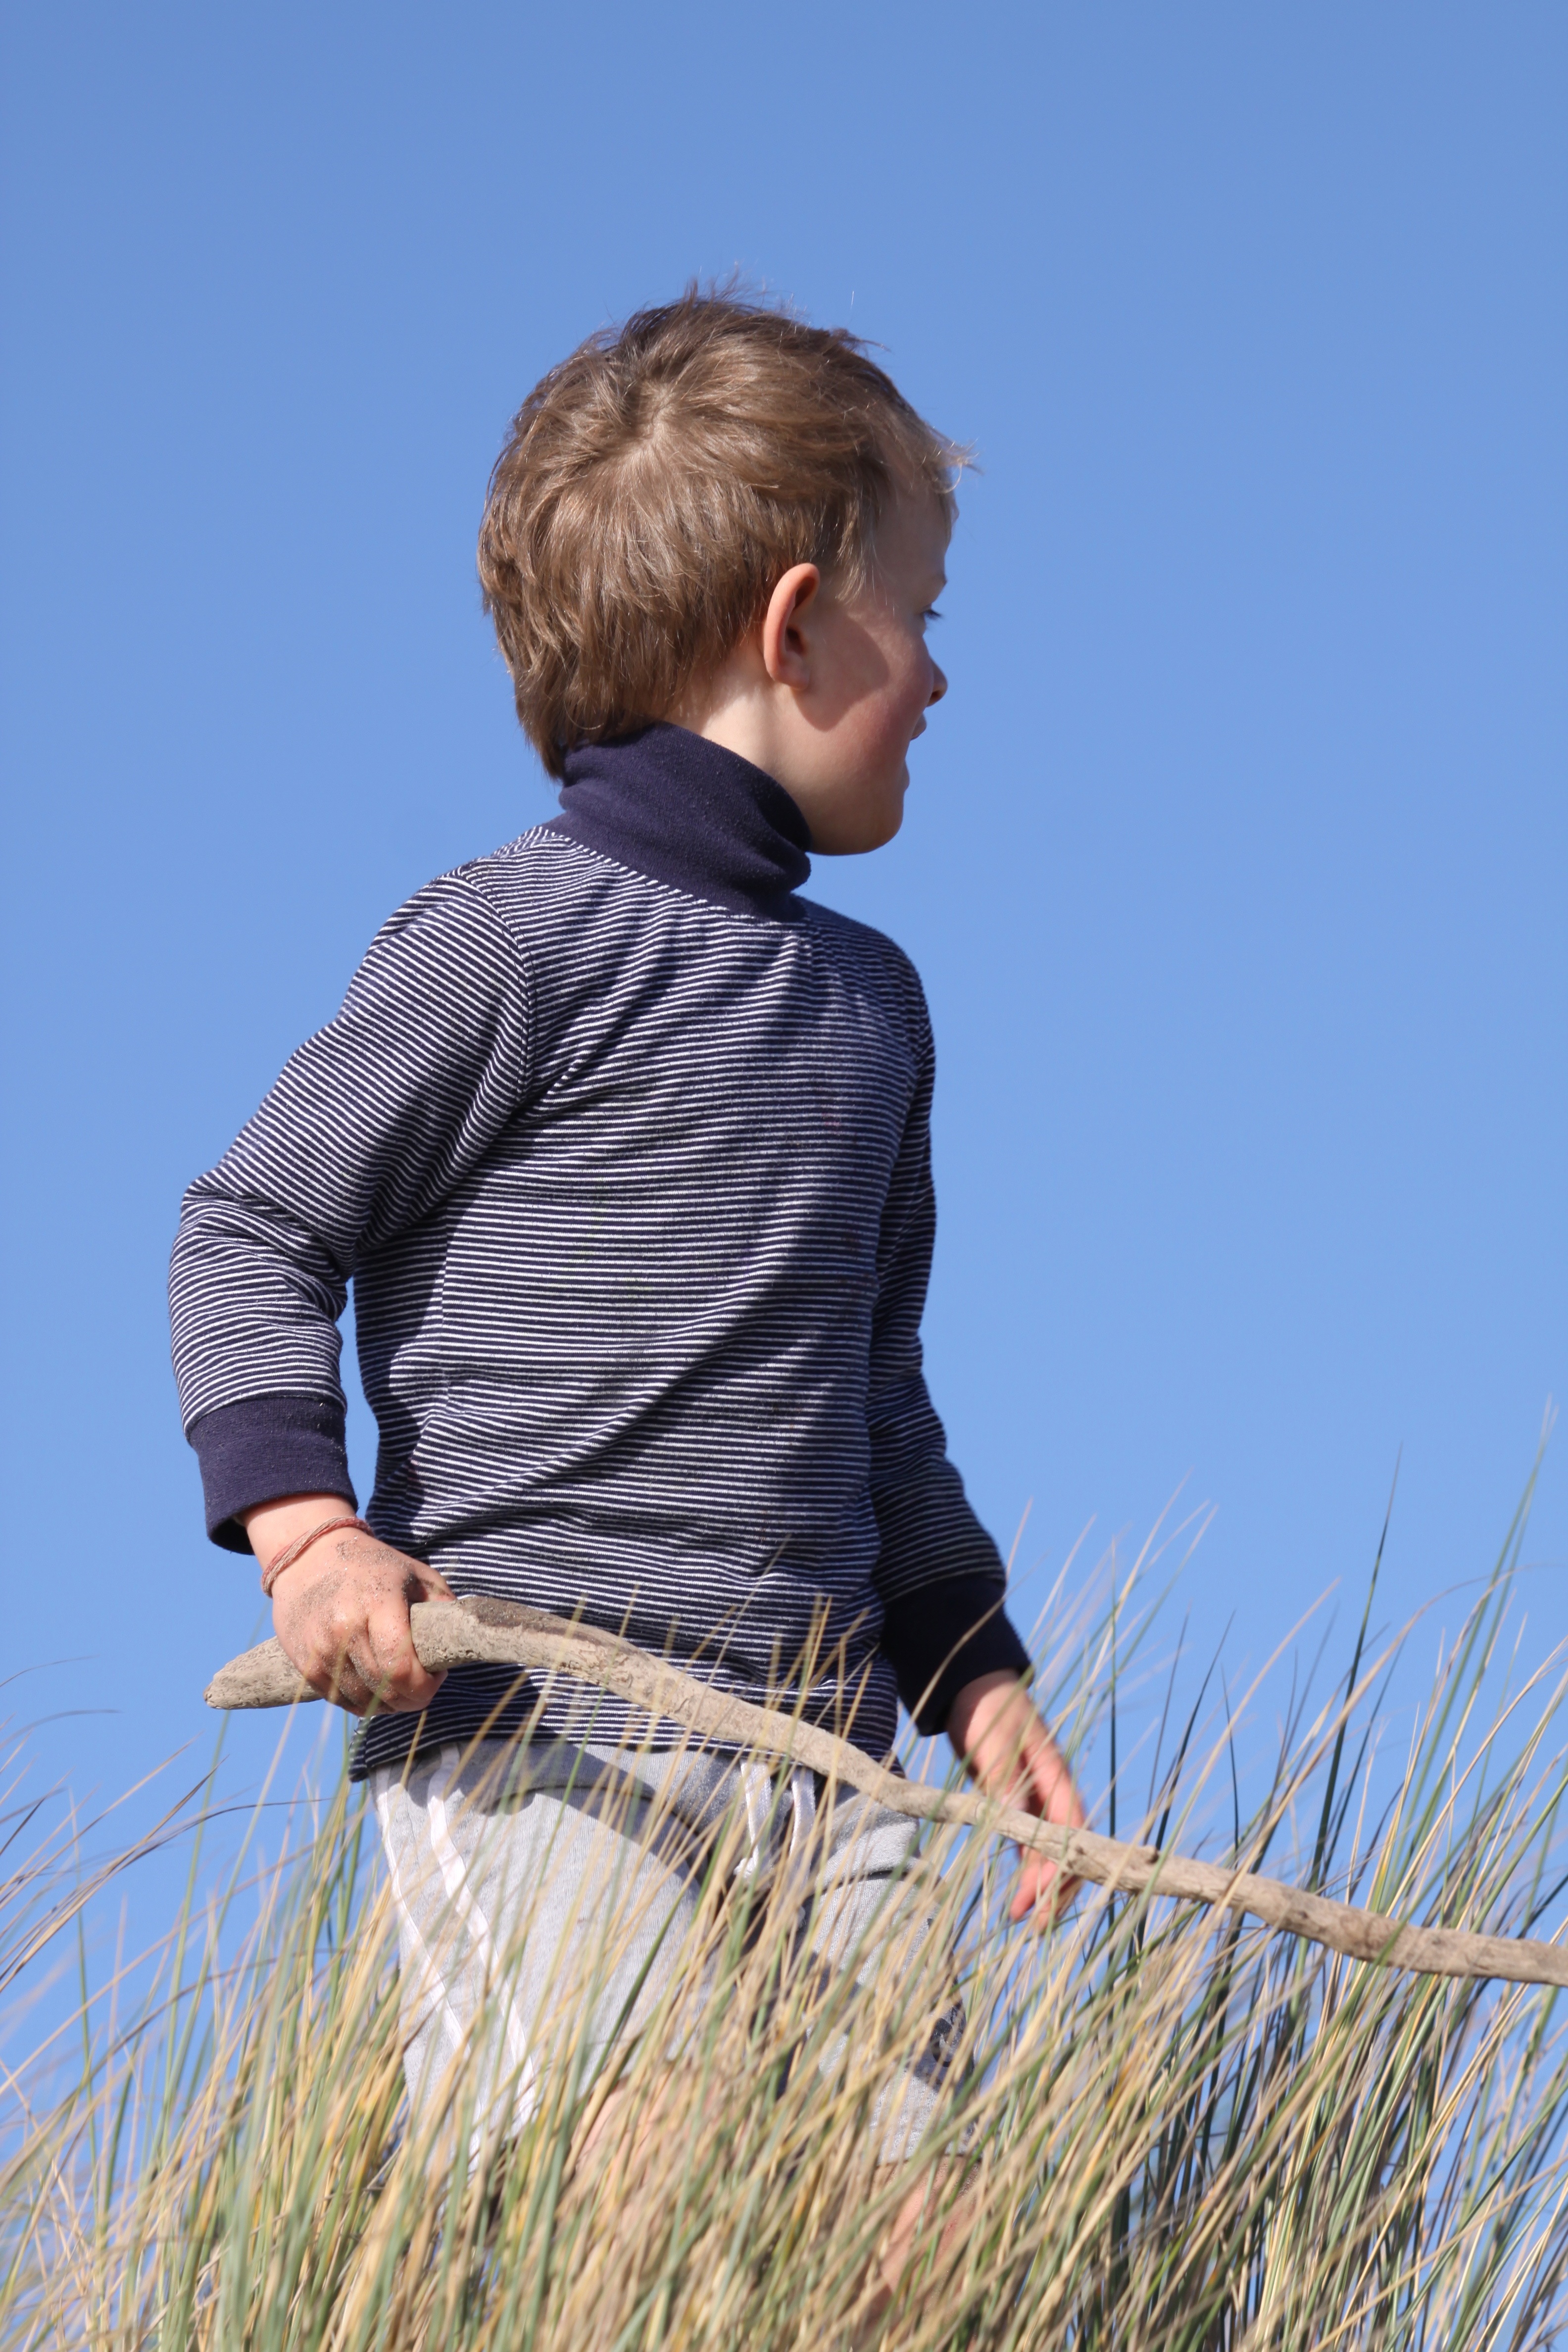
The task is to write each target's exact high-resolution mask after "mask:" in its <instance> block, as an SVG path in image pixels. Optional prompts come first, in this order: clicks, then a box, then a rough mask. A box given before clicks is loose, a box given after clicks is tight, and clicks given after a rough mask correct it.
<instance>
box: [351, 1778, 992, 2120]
mask: <svg viewBox="0 0 1568 2352" xmlns="http://www.w3.org/2000/svg"><path fill="white" fill-rule="evenodd" d="M370 1785H371V1793H372V1797H373V1800H374V1807H375V1813H376V1819H377V1821H378V1822H379V1824H380V1827H381V1834H382V1839H383V1842H384V1847H385V1852H386V1861H387V1867H388V1871H389V1874H390V1876H391V1882H392V1895H393V1903H394V1906H395V1911H396V1916H397V1924H398V1935H399V1939H400V1949H401V1958H402V1984H403V2015H404V2035H405V2062H404V2063H405V2070H406V2074H407V2080H408V2089H409V2095H410V2099H411V2102H412V2104H413V2106H414V2108H415V2110H416V2113H425V2112H428V2111H429V2109H430V2106H431V2103H433V2102H437V2101H438V2100H439V2099H440V2098H441V2097H442V2095H443V2086H444V2085H446V2084H450V2083H451V2082H452V2081H454V2080H455V2079H456V2076H455V2074H454V2069H455V2067H456V2066H457V2063H458V2061H459V2059H460V2057H462V2055H463V2054H464V2053H465V2052H467V2051H468V2045H469V2043H470V2042H477V2043H480V2044H482V2048H480V2050H479V2056H478V2060H477V2063H478V2067H479V2074H478V2075H477V2077H475V2076H470V2078H469V2080H470V2085H471V2086H472V2087H471V2095H472V2097H473V2099H474V2105H473V2108H472V2109H471V2112H472V2114H473V2116H474V2129H475V2136H476V2138H477V2137H479V2135H480V2134H481V2133H482V2132H484V2131H488V2130H491V2129H494V2128H495V2127H496V2126H497V2124H498V2122H499V2121H500V2120H501V2110H502V2106H503V2104H504V2103H505V2102H506V2101H509V2100H510V2112H511V2120H512V2123H513V2125H514V2126H521V2124H522V2123H523V2122H524V2121H526V2119H527V2117H528V2116H530V2115H531V2113H532V2112H533V2111H534V2108H535V2106H536V2105H537V2102H538V2099H539V2096H540V2094H541V2089H542V2081H543V2075H544V2071H545V2070H546V2069H547V2068H548V2067H549V2066H551V2065H552V2064H553V2063H563V2053H564V2052H565V2051H566V2050H568V2049H570V2051H571V2053H572V2056H573V2061H574V2063H577V2064H580V2065H582V2066H583V2073H582V2074H581V2076H580V2078H579V2079H580V2081H582V2082H583V2083H584V2084H585V2083H586V2081H587V2080H589V2079H591V2076H592V2073H593V2071H594V2069H595V2066H596V2064H597V2063H598V2061H599V2060H600V2059H602V2057H603V2055H604V2053H605V2051H606V2050H607V2049H608V2048H609V2047H610V2045H611V2043H612V2042H614V2041H615V2040H616V2038H617V2037H618V2036H619V2035H621V2034H624V2033H636V2032H638V2031H639V2029H640V2028H641V2027H642V2026H643V2025H644V2024H645V2023H646V2021H647V2019H648V2018H649V2017H650V2016H651V2015H653V2014H654V2013H655V2012H656V2011H657V2009H658V2004H659V2002H660V2001H661V2000H663V1999H664V1997H665V1996H666V1994H667V1993H668V1991H669V1990H671V1988H672V1986H674V1987H678V1988H680V1989H682V1990H685V1991H686V1992H688V1993H691V1992H693V1991H695V1993H696V1995H697V1998H698V1999H699V2000H701V1999H702V1998H703V1997H705V1986H704V1984H703V1982H702V1980H701V1971H700V1967H699V1970H698V1975H697V1977H696V1978H695V1979H693V1978H691V1977H690V1972H691V1971H692V1969H693V1966H694V1962H693V1958H692V1948H691V1941H690V1934H689V1931H690V1929H691V1928H692V1927H693V1925H694V1923H695V1920H696V1917H697V1912H698V1906H699V1901H700V1890H701V1886H702V1884H703V1880H704V1877H705V1875H706V1874H707V1873H708V1872H709V1871H710V1869H711V1867H712V1866H713V1861H714V1857H715V1855H716V1853H717V1854H720V1855H721V1861H722V1865H723V1866H724V1867H725V1868H726V1870H727V1871H728V1873H729V1874H731V1876H733V1877H736V1878H740V1877H756V1878H758V1879H759V1881H760V1883H761V1885H762V1886H763V1888H764V1889H765V1890H766V1898H765V1899H766V1900H767V1901H768V1902H769V1903H770V1904H773V1905H776V1904H778V1903H780V1902H783V1903H784V1904H786V1905H787V1906H790V1908H791V1910H792V1911H793V1912H794V1914H795V1934H796V1937H797V1940H798V1943H799V1947H800V1951H801V1954H802V1956H803V1957H805V1958H807V1959H808V1960H809V1962H810V1963H811V1964H812V1965H813V1966H815V1967H816V1968H817V1969H824V1970H827V1971H832V1970H836V1969H837V1970H841V1969H844V1968H845V1967H846V1966H849V1967H852V1968H853V1969H854V1971H855V1979H856V1985H857V1987H858V1988H869V1987H871V1986H872V1985H874V1983H875V1981H876V1976H877V1969H878V1965H879V1959H882V1958H885V1957H886V1955H888V1954H889V1953H892V1954H893V1955H894V1956H895V1959H894V1965H895V1966H897V1967H899V1968H900V1969H902V1968H903V1967H905V1966H906V1965H907V1961H908V1958H909V1954H910V1937H911V1933H912V1934H913V1936H914V1937H916V1938H917V1939H918V1938H919V1937H921V1935H922V1934H926V1935H929V1933H930V1932H931V1928H932V1923H931V1920H930V1919H929V1917H927V1916H924V1915H923V1914H921V1913H920V1912H919V1911H918V1909H917V1910H916V1911H915V1912H914V1913H911V1910H910V1899H911V1893H912V1890H910V1889H908V1888H902V1889H901V1888H900V1881H901V1880H903V1879H904V1878H905V1877H906V1876H907V1874H908V1871H909V1865H910V1858H911V1854H912V1852H913V1848H914V1844H915V1838H916V1824H915V1823H914V1822H910V1821H909V1820H906V1819H905V1817H904V1816H903V1815H902V1814H900V1813H894V1812H890V1811H888V1810H887V1809H886V1808H885V1807H882V1806H879V1805H877V1804H874V1803H872V1802H871V1801H869V1800H868V1799H867V1798H864V1797H859V1796H854V1795H850V1794H848V1793H847V1792H845V1793H842V1794H840V1795H838V1796H837V1798H836V1801H835V1802H834V1804H833V1806H832V1809H831V1811H830V1812H824V1811H822V1810H821V1808H820V1802H819V1801H820V1795H821V1784H820V1783H819V1782H818V1780H816V1775H815V1774H813V1773H810V1772H807V1771H804V1770H800V1769H797V1770H795V1771H794V1772H793V1773H789V1772H786V1771H785V1770H784V1769H783V1768H779V1769H778V1770H777V1771H773V1770H771V1769H769V1768H768V1767H766V1766H764V1765H761V1764H758V1763H756V1762H754V1761H751V1760H738V1759H734V1758H732V1757H725V1756H707V1755H703V1754H701V1753H700V1752H698V1753H691V1752H689V1751H681V1752H678V1753H674V1754H671V1753H668V1752H660V1751H653V1750H638V1749H620V1748H582V1747H576V1746H574V1745H572V1744H570V1743H568V1742H564V1741H535V1742H531V1743H527V1744H524V1745H517V1744H514V1743H512V1742H510V1741H503V1740H487V1741H481V1742H479V1743H478V1744H477V1745H476V1746H475V1747H474V1748H470V1749H469V1750H468V1751H466V1752H462V1753H460V1752H459V1751H458V1749H457V1748H443V1749H441V1751H440V1752H439V1754H438V1755H437V1756H436V1757H434V1758H426V1759H419V1760H417V1761H416V1763H415V1764H414V1765H412V1766H411V1767H410V1768H408V1769H406V1770H405V1772H403V1773H397V1772H394V1771H393V1770H391V1769H383V1770H381V1771H379V1772H377V1773H376V1774H375V1775H374V1777H373V1779H372V1781H371V1784H370ZM912 1900H913V1902H914V1903H915V1905H916V1906H918V1905H919V1903H920V1900H921V1898H920V1896H919V1895H918V1892H914V1893H912ZM683 1974H684V1976H685V1978H686V1979H688V1980H687V1981H685V1982H684V1983H683ZM584 2014H586V2018H587V2024H586V2029H585V2038H584V2024H583V2020H584ZM851 2014H852V2012H851ZM963 2025H964V2017H963V2005H962V2003H961V2002H960V2000H959V1999H958V1997H957V1991H956V1988H955V1987H952V1985H951V1981H949V1993H948V1997H947V1998H946V2000H945V2002H944V2004H943V2006H942V2008H941V2010H940V2011H939V2013H938V2014H937V2015H936V2017H935V2020H934V2022H933V2023H932V2025H931V2031H930V2033H929V2037H928V2038H927V2039H926V2041H925V2042H924V2045H923V2047H922V2048H921V2050H920V2052H919V2053H918V2054H917V2055H916V2056H915V2058H914V2059H913V2060H912V2062H911V2063H910V2064H909V2065H908V2066H901V2067H900V2069H899V2070H898V2072H897V2074H896V2076H895V2078H894V2080H893V2082H892V2083H891V2084H890V2086H889V2088H888V2089H886V2090H885V2091H884V2092H883V2093H882V2095H879V2097H878V2099H877V2100H876V2101H875V2103H874V2105H873V2106H872V2110H871V2116H870V2129H871V2131H872V2132H873V2133H874V2134H875V2135H876V2136H877V2137H878V2139H879V2151H878V2160H879V2161H880V2162H882V2163H892V2162H897V2161H900V2160H901V2159H903V2158H909V2157H911V2156H913V2155H914V2154H915V2152H916V2150H917V2148H918V2147H920V2145H921V2141H922V2139H923V2137H925V2134H926V2132H927V2130H928V2129H929V2127H930V2126H931V2120H932V2117H933V2116H934V2114H935V2112H936V2109H937V2106H938V2103H939V2100H940V2097H941V2094H942V2086H943V2084H944V2082H945V2081H946V2080H947V2078H948V2076H949V2074H950V2071H951V2069H952V2065H953V2063H954V2061H955V2059H956V2057H957V2054H958V2051H959V2046H960V2044H961V2042H962V2040H963ZM846 2047H847V2037H846V2036H839V2037H838V2039H837V2045H836V2051H830V2052H829V2053H828V2057H827V2058H825V2059H824V2060H823V2061H822V2063H825V2064H826V2063H828V2059H829V2058H832V2057H834V2056H835V2055H836V2054H841V2053H842V2052H843V2050H844V2049H845V2048H846ZM584 2062H585V2063H584Z"/></svg>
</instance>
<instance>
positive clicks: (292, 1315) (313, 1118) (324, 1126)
mask: <svg viewBox="0 0 1568 2352" xmlns="http://www.w3.org/2000/svg"><path fill="white" fill-rule="evenodd" d="M530 1033H531V994H530V989H529V983H528V975H527V972H526V971H525V969H524V966H523V963H522V960H521V954H520V951H519V950H518V948H517V945H516V943H515V942H514V941H513V940H512V938H511V935H510V932H509V931H508V930H507V929H506V928H505V927H504V925H503V924H502V923H501V921H500V918H499V916H497V915H496V914H495V912H494V911H493V909H492V908H490V906H489V903H488V901H487V900H486V899H485V898H483V897H482V896H481V894H480V893H479V891H478V890H477V889H475V888H474V887H472V886H471V885H470V884H468V883H466V882H465V881H463V880H462V879H461V878H460V877H451V876H448V877H445V878H443V879H442V880H440V881H438V882H433V883H431V884H430V885H429V886H428V887H426V889H424V890H421V891H420V892H419V893H418V894H417V896H416V897H415V898H412V899H410V900H409V902H408V904H407V905H406V906H405V907H403V908H400V909H399V911H398V912H397V913H396V914H395V915H394V916H393V918H392V919H391V920H390V921H389V922H388V923H386V924H385V925H384V928H383V929H382V930H381V931H380V932H379V933H378V935H377V937H376V939H375V940H374V942H373V943H372V946H371V949H370V951H369V953H368V954H367V955H366V957H365V960H364V961H363V964H362V965H361V966H360V968H359V971H357V972H356V973H355V975H354V978H353V982H351V984H350V987H349V991H348V994H347V996H346V997H345V999H344V1001H343V1004H342V1010H341V1011H340V1012H339V1013H338V1014H337V1015H336V1017H335V1018H334V1019H333V1020H331V1021H330V1022H329V1023H328V1024H327V1025H326V1027H325V1028H324V1029H322V1030H321V1031H319V1032H318V1034H316V1035H315V1036H314V1037H312V1038H310V1040H309V1041H308V1042H307V1043H306V1044H305V1045H301V1046H300V1050H299V1051H298V1053H296V1054H295V1055H293V1056H292V1057H291V1059H290V1060H289V1063H288V1065H287V1066H286V1067H285V1068H284V1070H283V1073H282V1075H281V1076H280V1077H279V1079H278V1082H277V1084H276V1085H275V1086H274V1087H272V1089H271V1091H270V1093H269V1094H268V1096H267V1098H266V1100H265V1101H264V1102H263V1103H262V1105H261V1108H259V1110H258V1112H257V1113H256V1116H255V1117H254V1118H252V1119H251V1120H250V1121H249V1122H248V1124H247V1126H246V1127H245V1128H244V1129H242V1130H241V1132H240V1134H239V1136H238V1137H237V1139H236V1141H235V1142H234V1144H233V1145H232V1146H231V1147H230V1149H229V1150H227V1151H226V1153H225V1154H224V1157H223V1158H222V1160H219V1162H218V1164H217V1166H216V1168H214V1169H212V1170H211V1171H209V1172H208V1173H207V1174H206V1175H205V1176H201V1177H198V1178H197V1180H196V1181H195V1183H194V1184H193V1185H192V1186H191V1188H190V1190H189V1192H187V1193H186V1194H185V1198H184V1204H183V1206H182V1210H181V1216H180V1228H179V1233H178V1234H177V1236H176V1238H175V1242H174V1256H173V1260H172V1263H171V1265H170V1270H169V1292H170V1310H171V1319H172V1323H173V1328H174V1374H175V1380H176V1382H177V1385H178V1388H179V1393H180V1411H181V1417H182V1419H183V1421H184V1426H185V1433H186V1435H187V1437H188V1438H189V1440H190V1442H191V1444H192V1445H193V1446H194V1447H195V1451H196V1454H197V1456H198V1458H199V1460H200V1463H201V1468H202V1482H203V1486H204V1490H205V1503H206V1519H207V1531H208V1533H209V1534H210V1535H211V1537H212V1538H213V1540H214V1541H215V1542H216V1543H218V1544H221V1545H223V1546H224V1547H225V1548H226V1549H228V1550H231V1551H245V1550H248V1549H249V1546H248V1543H247V1538H246V1536H245V1533H244V1530H243V1528H241V1527H240V1524H239V1521H238V1519H237V1516H236V1515H237V1513H238V1512H240V1511H243V1510H247V1509H248V1508H250V1507H253V1506H254V1505H256V1504H258V1503H264V1502H269V1501H271V1500H273V1499H274V1498H275V1497H277V1496H282V1495H291V1494H311V1493H321V1494H341V1495H342V1496H346V1497H347V1498H348V1499H349V1500H350V1501H351V1502H352V1501H353V1486H352V1485H351V1484H350V1482H349V1475H348V1460H347V1455H346V1452H345V1449H344V1441H343V1420H344V1402H343V1391H342V1383H341V1381H340V1379H339V1373H338V1359H339V1348H340V1336H339V1332H338V1318H339V1317H340V1316H341V1315H342V1311H343V1307H344V1304H345V1302H346V1300H347V1297H348V1286H349V1282H350V1279H351V1277H352V1276H353V1272H354V1268H355V1265H356V1264H357V1263H358V1262H359V1260H360V1258H361V1256H362V1255H363V1254H364V1253H365V1252H366V1251H367V1250H370V1249H373V1248H374V1247H376V1246H377V1245H379V1244H382V1243H384V1242H385V1241H386V1240H388V1239H389V1238H390V1237H391V1236H392V1235H393V1234H397V1233H400V1232H403V1231H405V1230H406V1229H407V1228H408V1227H409V1226H411V1225H414V1224H416V1223H418V1222H419V1220H420V1219H421V1218H423V1217H426V1216H427V1215H428V1214H429V1213H431V1211H432V1210H433V1209H434V1208H435V1207H436V1206H437V1204H438V1203H439V1202H441V1201H442V1200H443V1199H444V1198H445V1197H446V1196H447V1194H448V1193H449V1192H451V1191H452V1190H453V1189H454V1187H455V1186H456V1185H457V1184H458V1183H459V1182H460V1181H461V1180H462V1178H463V1177H464V1176H465V1175H466V1174H467V1173H468V1171H469V1170H470V1169H472V1168H473V1167H474V1165H475V1164H476V1163H477V1162H478V1161H479V1160H480V1159H481V1158H482V1157H483V1155H484V1154H485V1152H486V1151H487V1150H489V1147H490V1146H491V1144H492V1143H493V1142H494V1141H495V1139H496V1138H497V1137H498V1136H499V1135H500V1132H501V1130H502V1129H503V1128H504V1127H505V1126H506V1124H507V1122H508V1121H509V1120H510V1118H511V1117H512V1116H513V1114H514V1113H515V1111H516V1110H517V1108H518V1107H519V1105H520V1102H521V1099H522V1097H523V1093H524V1090H525V1088H526V1086H527V1081H528V1068H529V1045H530Z"/></svg>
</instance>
